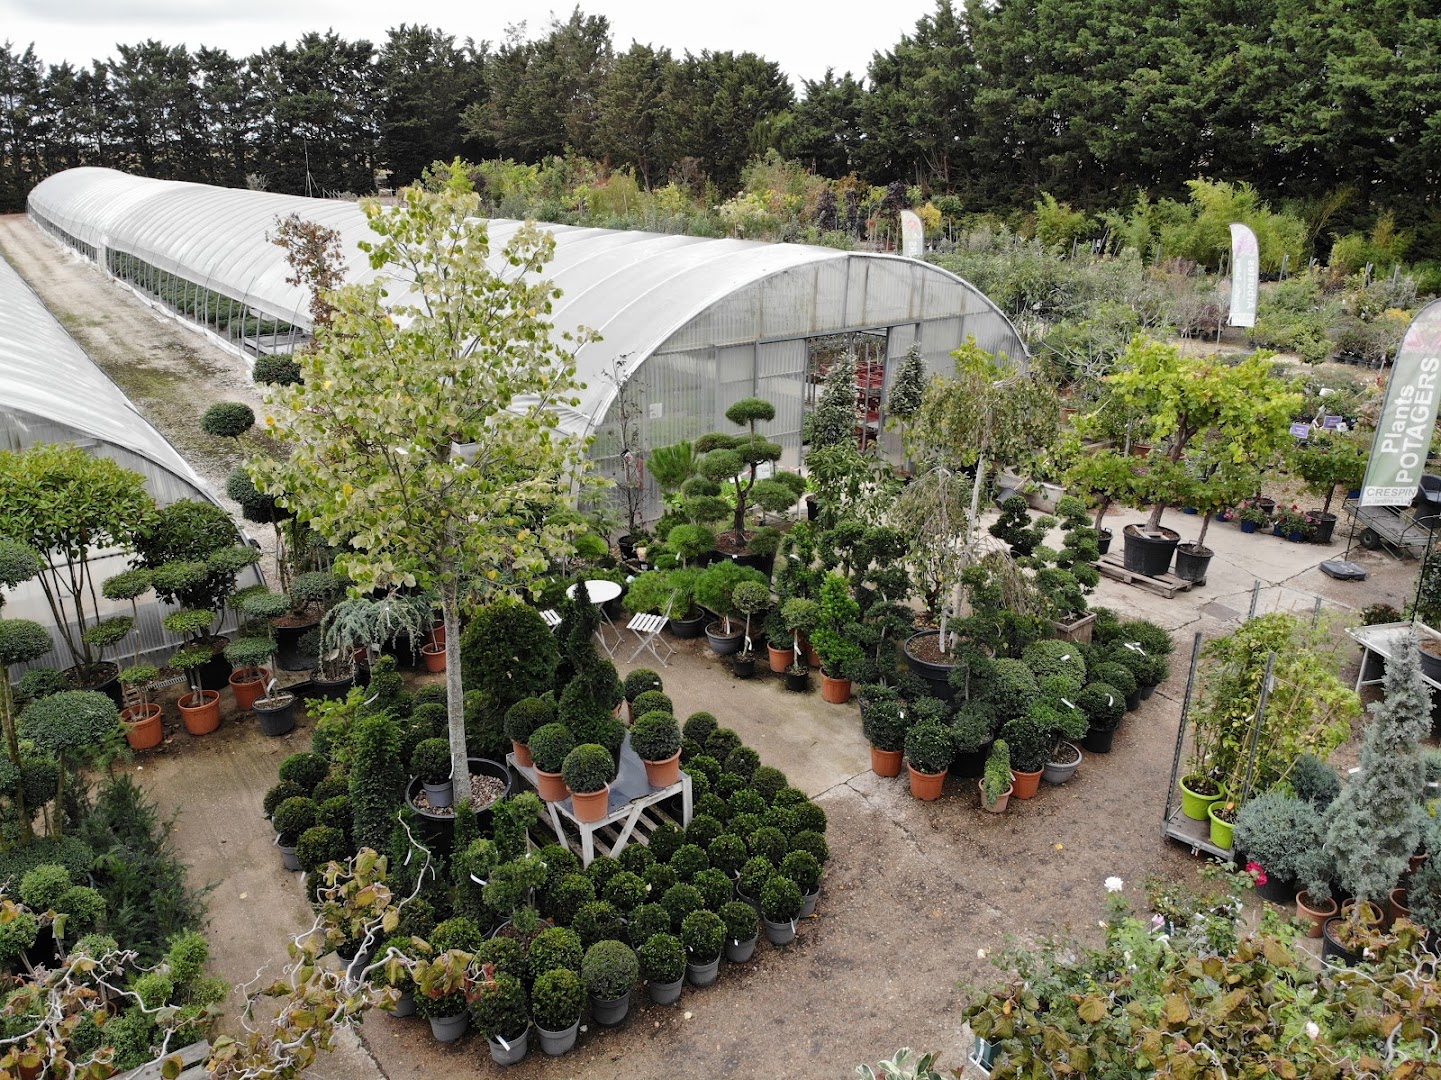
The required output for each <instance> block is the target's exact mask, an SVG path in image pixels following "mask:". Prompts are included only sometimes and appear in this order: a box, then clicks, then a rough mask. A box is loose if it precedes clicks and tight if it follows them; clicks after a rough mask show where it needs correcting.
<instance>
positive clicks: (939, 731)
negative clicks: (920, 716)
mask: <svg viewBox="0 0 1441 1080" xmlns="http://www.w3.org/2000/svg"><path fill="white" fill-rule="evenodd" d="M905 751H906V766H907V768H908V769H909V770H910V774H911V794H912V795H914V796H915V797H916V798H918V799H923V800H925V801H927V802H931V801H934V800H936V799H939V798H940V797H941V791H942V789H943V788H944V787H945V783H946V774H947V773H948V772H949V771H950V767H951V758H952V757H954V756H955V752H956V744H955V740H954V738H953V737H952V735H951V729H950V728H948V727H946V726H945V725H944V724H941V723H938V722H935V721H922V722H921V723H918V724H916V725H915V726H914V727H912V728H911V729H910V730H909V731H907V732H906V743H905Z"/></svg>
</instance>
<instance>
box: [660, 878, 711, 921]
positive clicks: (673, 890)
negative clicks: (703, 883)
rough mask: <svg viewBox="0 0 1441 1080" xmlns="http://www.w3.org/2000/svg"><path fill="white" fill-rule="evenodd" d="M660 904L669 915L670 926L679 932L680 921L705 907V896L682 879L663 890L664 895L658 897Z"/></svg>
mask: <svg viewBox="0 0 1441 1080" xmlns="http://www.w3.org/2000/svg"><path fill="white" fill-rule="evenodd" d="M660 906H661V907H663V908H665V910H666V914H668V915H669V916H670V924H671V927H672V928H673V929H674V930H676V931H677V932H679V930H680V926H681V922H682V920H684V919H685V917H686V916H687V915H689V914H690V913H691V912H692V911H700V910H701V909H702V908H704V907H705V897H704V896H702V895H701V891H700V890H699V889H697V888H696V887H695V886H694V885H688V884H686V883H685V882H684V881H682V882H680V883H679V884H676V885H672V886H671V887H670V888H669V889H667V890H666V891H665V895H664V896H662V897H661V898H660Z"/></svg>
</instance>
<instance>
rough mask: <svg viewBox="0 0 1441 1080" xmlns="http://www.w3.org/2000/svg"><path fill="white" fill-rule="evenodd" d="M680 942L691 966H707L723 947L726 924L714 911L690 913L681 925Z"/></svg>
mask: <svg viewBox="0 0 1441 1080" xmlns="http://www.w3.org/2000/svg"><path fill="white" fill-rule="evenodd" d="M680 936H681V940H682V941H683V942H685V950H686V955H687V956H688V957H689V958H690V961H691V963H693V964H708V963H710V962H711V961H712V960H714V959H716V958H717V957H718V956H720V954H721V949H723V948H724V947H725V941H726V924H725V921H724V920H723V919H721V917H720V916H719V915H717V914H716V913H715V912H714V911H692V912H691V913H690V914H689V915H687V916H686V917H685V919H684V921H682V923H681V928H680Z"/></svg>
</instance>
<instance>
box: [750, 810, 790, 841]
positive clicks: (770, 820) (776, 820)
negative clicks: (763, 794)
mask: <svg viewBox="0 0 1441 1080" xmlns="http://www.w3.org/2000/svg"><path fill="white" fill-rule="evenodd" d="M761 825H768V826H770V827H771V828H773V829H779V830H780V831H781V832H783V833H785V834H786V835H787V836H790V835H791V833H793V832H796V831H797V828H796V812H795V811H794V810H792V809H791V808H790V807H789V806H768V807H766V812H765V813H764V814H762V815H761ZM759 827H760V826H757V828H759Z"/></svg>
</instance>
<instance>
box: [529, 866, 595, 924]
mask: <svg viewBox="0 0 1441 1080" xmlns="http://www.w3.org/2000/svg"><path fill="white" fill-rule="evenodd" d="M594 900H595V883H594V882H592V881H591V880H590V878H588V877H586V876H585V875H584V874H566V875H565V877H563V878H561V879H560V880H559V881H557V882H556V883H555V884H554V885H552V886H551V887H550V888H548V889H547V890H546V892H545V897H544V903H543V905H542V907H543V909H544V911H545V913H546V914H547V915H549V916H550V917H551V918H552V919H554V920H555V921H556V922H558V923H560V924H561V925H562V926H569V925H570V924H571V923H572V922H574V921H575V916H576V912H578V911H579V910H580V909H581V908H583V907H584V906H585V905H586V904H589V903H592V902H593V901H594Z"/></svg>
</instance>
